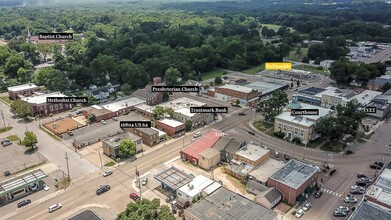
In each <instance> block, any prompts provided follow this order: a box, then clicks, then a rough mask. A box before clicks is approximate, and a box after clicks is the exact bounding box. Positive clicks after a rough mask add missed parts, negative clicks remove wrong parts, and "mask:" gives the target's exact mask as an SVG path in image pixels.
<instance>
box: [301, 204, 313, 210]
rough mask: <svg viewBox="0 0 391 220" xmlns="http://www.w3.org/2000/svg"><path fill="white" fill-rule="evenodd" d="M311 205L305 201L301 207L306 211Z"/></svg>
mask: <svg viewBox="0 0 391 220" xmlns="http://www.w3.org/2000/svg"><path fill="white" fill-rule="evenodd" d="M311 206H312V205H311V203H309V202H307V203H306V204H304V206H303V208H302V209H303V210H304V211H305V212H306V211H308V210H310V208H311Z"/></svg>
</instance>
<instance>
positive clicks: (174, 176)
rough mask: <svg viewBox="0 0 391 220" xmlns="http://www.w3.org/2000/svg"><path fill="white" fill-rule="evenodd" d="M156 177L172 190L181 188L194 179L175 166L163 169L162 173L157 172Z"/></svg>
mask: <svg viewBox="0 0 391 220" xmlns="http://www.w3.org/2000/svg"><path fill="white" fill-rule="evenodd" d="M154 178H155V179H156V180H158V181H159V182H161V183H164V184H165V185H166V186H168V187H169V188H171V189H172V190H177V189H179V188H181V187H182V186H184V185H186V184H187V183H189V182H190V181H191V180H192V179H193V177H192V176H190V175H189V174H187V173H185V172H183V171H182V170H179V169H178V168H176V167H174V166H172V167H170V168H168V169H165V170H163V171H161V172H160V173H158V174H156V175H155V176H154Z"/></svg>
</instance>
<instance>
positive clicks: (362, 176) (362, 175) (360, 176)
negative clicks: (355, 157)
mask: <svg viewBox="0 0 391 220" xmlns="http://www.w3.org/2000/svg"><path fill="white" fill-rule="evenodd" d="M364 177H366V178H368V177H367V176H366V175H364V174H362V173H357V178H364Z"/></svg>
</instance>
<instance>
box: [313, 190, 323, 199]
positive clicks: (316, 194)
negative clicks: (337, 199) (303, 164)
mask: <svg viewBox="0 0 391 220" xmlns="http://www.w3.org/2000/svg"><path fill="white" fill-rule="evenodd" d="M322 194H323V191H322V190H318V191H316V193H315V195H314V197H315V198H320V197H321V196H322Z"/></svg>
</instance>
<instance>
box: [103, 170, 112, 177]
mask: <svg viewBox="0 0 391 220" xmlns="http://www.w3.org/2000/svg"><path fill="white" fill-rule="evenodd" d="M111 174H113V171H111V170H108V171H106V172H104V173H103V177H106V176H110V175H111Z"/></svg>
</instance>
